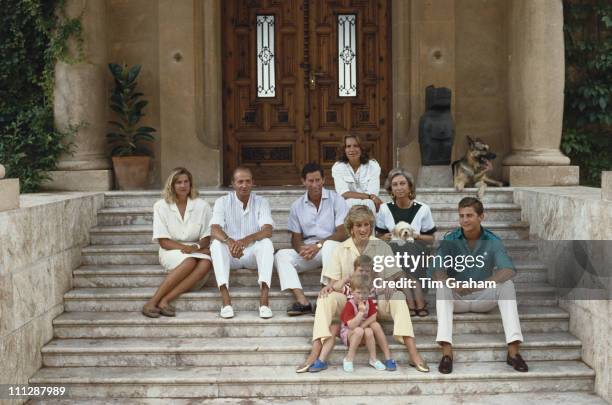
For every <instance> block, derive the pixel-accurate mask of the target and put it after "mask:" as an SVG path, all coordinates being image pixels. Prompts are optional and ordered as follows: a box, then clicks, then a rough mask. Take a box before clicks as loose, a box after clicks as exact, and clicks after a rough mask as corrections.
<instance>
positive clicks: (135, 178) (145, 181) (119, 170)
mask: <svg viewBox="0 0 612 405" xmlns="http://www.w3.org/2000/svg"><path fill="white" fill-rule="evenodd" d="M150 167H151V157H150V156H114V157H113V169H114V171H115V180H116V184H117V187H118V188H119V190H145V189H146V188H147V186H148V185H149V168H150Z"/></svg>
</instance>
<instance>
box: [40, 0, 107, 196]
mask: <svg viewBox="0 0 612 405" xmlns="http://www.w3.org/2000/svg"><path fill="white" fill-rule="evenodd" d="M66 8H67V14H68V15H69V16H78V15H79V14H81V13H82V16H81V22H82V25H83V40H84V55H83V56H84V60H83V62H80V63H77V64H73V65H71V64H67V63H64V62H58V63H57V64H56V66H55V89H54V115H55V124H56V126H57V127H58V128H59V129H60V130H63V131H66V130H68V129H69V127H70V126H77V125H80V126H81V128H80V129H79V130H78V132H77V133H76V135H75V137H74V149H73V151H74V154H73V155H66V156H64V157H62V159H61V161H60V162H59V164H58V168H57V171H54V172H51V173H50V175H51V181H50V182H48V183H46V184H45V185H44V188H45V189H47V190H72V191H103V190H110V189H111V188H112V179H113V177H112V171H111V170H110V168H111V165H110V160H109V158H108V157H107V155H106V138H105V133H106V129H107V123H106V121H107V119H106V105H107V104H108V94H107V91H106V87H105V77H106V72H107V63H108V58H107V42H106V1H105V0H68V1H67V5H66Z"/></svg>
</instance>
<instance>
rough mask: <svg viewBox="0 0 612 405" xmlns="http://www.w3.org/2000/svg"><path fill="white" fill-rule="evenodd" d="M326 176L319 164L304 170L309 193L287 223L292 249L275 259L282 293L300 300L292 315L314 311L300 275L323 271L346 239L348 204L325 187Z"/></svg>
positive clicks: (290, 310) (289, 311)
mask: <svg viewBox="0 0 612 405" xmlns="http://www.w3.org/2000/svg"><path fill="white" fill-rule="evenodd" d="M323 175H324V172H323V168H322V167H321V166H320V165H319V164H318V163H307V164H306V165H305V166H304V168H303V169H302V183H303V184H304V187H305V188H306V192H305V193H304V195H302V196H301V197H300V198H298V199H297V200H296V201H295V202H294V203H293V204H292V205H291V210H290V212H289V219H288V222H287V228H288V229H289V232H290V233H291V249H282V250H279V251H278V252H276V255H275V256H274V264H275V266H276V271H277V272H278V278H279V279H280V285H281V291H285V290H291V292H292V293H293V295H294V296H295V299H296V302H294V303H293V304H291V305H290V306H289V308H287V314H288V315H289V316H295V315H302V314H305V313H310V312H312V306H311V304H310V303H309V302H308V300H307V299H306V296H305V295H304V291H303V289H302V284H301V282H300V278H299V276H298V273H299V272H301V271H307V270H312V269H316V268H319V267H321V266H322V265H323V263H324V262H328V261H330V260H331V254H332V252H333V251H334V249H335V248H336V246H338V245H339V244H340V242H341V241H343V240H345V239H346V235H345V231H344V217H345V216H346V213H347V212H348V208H347V206H346V202H345V201H344V198H342V196H340V195H338V194H336V192H334V191H331V190H328V189H326V188H325V187H323V186H324V185H325V177H324V176H323ZM321 282H322V283H323V279H322V280H321Z"/></svg>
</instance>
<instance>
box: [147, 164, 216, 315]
mask: <svg viewBox="0 0 612 405" xmlns="http://www.w3.org/2000/svg"><path fill="white" fill-rule="evenodd" d="M162 197H163V199H161V200H159V201H157V202H156V203H155V205H154V206H153V241H154V242H158V243H159V263H160V264H161V265H162V267H164V269H165V270H166V271H167V272H168V275H167V276H166V278H165V279H164V281H163V282H162V284H161V285H160V286H159V288H158V289H157V291H156V292H155V295H153V297H151V299H150V300H149V301H148V302H147V303H146V304H145V305H144V307H143V308H142V313H143V314H144V315H145V316H148V317H150V318H158V317H159V316H160V315H164V316H175V315H176V311H175V309H174V307H172V306H171V304H170V303H171V302H172V301H173V300H174V299H176V298H177V297H178V296H179V295H181V294H183V293H184V292H187V291H190V290H192V291H193V290H198V289H200V288H202V286H203V285H204V284H205V283H206V281H207V280H208V277H209V276H210V269H211V267H212V261H211V258H210V249H209V248H210V220H211V218H212V209H211V208H210V205H209V204H208V203H207V202H206V201H204V200H202V199H200V198H198V192H197V190H196V189H195V188H194V187H193V176H192V175H191V173H190V172H189V171H188V170H187V169H185V168H182V167H178V168H176V169H174V170H173V171H172V173H171V174H170V176H169V177H168V180H166V185H165V187H164V191H163V193H162Z"/></svg>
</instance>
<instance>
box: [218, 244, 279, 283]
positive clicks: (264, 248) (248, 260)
mask: <svg viewBox="0 0 612 405" xmlns="http://www.w3.org/2000/svg"><path fill="white" fill-rule="evenodd" d="M243 253H244V254H243V255H242V257H241V258H239V259H236V258H235V257H232V255H231V253H230V251H229V247H228V246H227V245H226V244H225V243H223V242H221V241H218V240H216V239H215V240H213V241H212V243H211V244H210V256H211V257H212V263H213V268H214V270H215V278H216V279H217V285H218V286H219V288H220V287H221V286H223V285H225V286H227V288H228V289H229V273H230V269H243V268H246V269H257V273H258V275H259V279H258V283H259V286H260V287H261V285H262V283H266V284H267V285H268V287H270V283H271V282H272V266H273V264H274V246H273V245H272V240H271V239H269V238H265V239H261V240H258V241H257V242H254V243H252V244H250V245H249V246H247V247H246V249H244V252H243Z"/></svg>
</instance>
